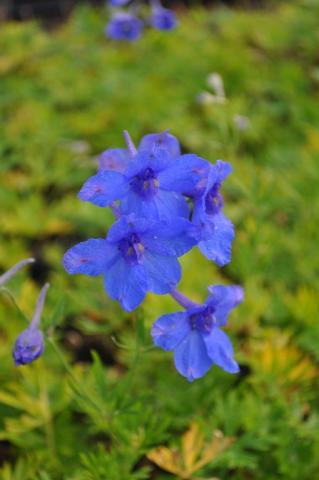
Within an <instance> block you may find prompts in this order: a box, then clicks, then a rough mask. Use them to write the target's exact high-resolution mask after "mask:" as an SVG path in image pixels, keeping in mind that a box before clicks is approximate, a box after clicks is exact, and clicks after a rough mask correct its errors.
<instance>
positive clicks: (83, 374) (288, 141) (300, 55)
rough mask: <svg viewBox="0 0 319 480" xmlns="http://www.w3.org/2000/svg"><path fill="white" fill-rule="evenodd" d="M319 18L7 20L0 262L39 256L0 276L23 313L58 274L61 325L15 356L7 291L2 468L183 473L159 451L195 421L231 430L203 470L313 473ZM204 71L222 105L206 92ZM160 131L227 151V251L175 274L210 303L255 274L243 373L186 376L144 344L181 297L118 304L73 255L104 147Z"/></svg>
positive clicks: (2, 67) (199, 12) (0, 75)
mask: <svg viewBox="0 0 319 480" xmlns="http://www.w3.org/2000/svg"><path fill="white" fill-rule="evenodd" d="M318 17H319V3H318V2H317V1H316V0H298V1H289V2H285V3H283V4H282V5H281V6H280V7H279V6H278V7H277V8H276V9H270V10H259V11H240V10H237V11H232V10H228V9H214V10H210V11H209V10H203V9H192V10H191V11H189V12H188V13H185V12H184V14H182V15H180V26H179V28H178V29H177V30H176V31H174V32H172V33H170V34H164V33H161V32H155V31H147V32H146V33H145V35H144V36H143V38H142V39H141V40H140V41H139V42H137V43H135V44H133V45H128V44H115V43H112V42H110V41H107V40H106V39H105V38H104V36H103V28H104V24H105V21H106V12H103V11H101V10H94V9H91V8H86V7H81V8H78V9H77V10H76V11H75V13H74V15H73V16H72V18H71V19H70V20H69V21H68V23H67V24H65V25H63V26H62V27H61V28H59V29H58V30H55V31H53V32H45V31H43V30H42V29H41V28H40V27H39V26H37V25H36V24H34V23H24V24H15V23H11V24H9V23H8V24H4V25H2V26H1V31H0V45H1V53H0V116H1V122H0V172H1V179H0V205H1V233H0V265H1V268H2V269H3V270H4V269H7V268H9V267H10V266H11V265H12V264H13V263H15V262H16V261H18V260H20V259H21V258H24V257H27V256H30V255H35V256H36V257H37V259H38V262H37V264H36V265H35V266H34V267H33V268H31V269H29V271H27V270H25V271H23V272H20V273H19V275H17V277H16V278H15V279H13V280H12V281H11V282H10V284H8V285H7V287H8V288H9V289H10V291H11V292H12V294H13V295H14V296H15V298H16V301H17V303H18V305H19V306H20V308H21V309H22V310H23V312H24V313H25V314H26V315H27V316H28V317H29V318H30V317H31V316H32V311H33V308H34V304H35V301H36V297H37V295H38V291H39V288H40V286H42V284H43V283H44V282H45V281H49V282H50V283H51V288H50V290H49V294H48V299H47V303H46V306H45V311H44V323H45V325H46V328H48V326H49V325H50V323H51V321H54V323H56V324H57V325H56V331H55V334H54V337H55V338H56V340H55V341H56V343H54V342H53V341H52V340H50V339H49V340H48V342H47V345H46V352H45V354H44V356H43V357H42V358H41V359H40V360H39V361H37V362H35V363H34V364H32V365H30V366H28V367H22V368H19V369H15V368H14V367H13V362H12V358H11V345H12V344H13V342H14V339H15V337H16V336H17V335H18V333H19V332H20V331H21V330H22V329H23V328H24V327H25V320H24V319H23V318H22V316H21V314H20V313H19V311H18V310H17V309H16V307H15V306H14V304H13V302H12V300H11V299H10V298H9V297H8V295H6V294H5V293H2V294H1V298H0V335H1V342H0V382H1V390H0V458H1V461H2V466H1V467H0V478H1V479H3V480H31V479H32V480H34V479H40V480H59V479H66V480H133V479H148V478H149V479H150V478H156V479H169V478H174V477H173V476H172V475H170V474H169V473H167V472H165V471H164V470H161V469H159V468H157V467H155V465H154V464H152V463H151V462H150V461H149V460H147V459H146V455H147V453H148V452H149V451H150V450H152V449H153V448H154V447H157V446H159V445H163V444H164V445H168V446H170V447H174V446H178V445H179V444H180V438H181V435H182V434H183V432H184V431H185V430H187V428H188V427H189V426H190V424H191V423H192V422H193V421H196V423H197V424H198V425H199V426H200V429H201V431H202V434H203V435H204V437H205V438H206V439H207V441H208V440H209V439H211V437H212V432H213V430H215V429H219V430H221V431H222V432H223V433H224V435H226V436H231V437H234V443H233V444H232V445H231V446H230V447H229V448H228V449H227V450H225V452H224V453H222V454H220V455H217V457H216V458H215V459H212V461H210V462H208V464H207V465H206V466H205V467H203V468H202V469H201V470H200V471H198V472H196V475H195V476H194V477H192V478H201V479H207V480H208V479H211V478H212V477H214V478H215V477H217V478H219V479H222V480H226V479H230V478H231V479H235V480H244V479H245V480H246V479H247V480H259V479H260V480H261V479H262V480H266V479H267V480H275V479H276V480H277V479H285V480H297V479H298V480H299V479H302V480H308V479H309V480H310V479H311V480H316V479H319V416H318V402H319V393H318V391H319V390H318V363H319V321H318V313H319V297H318V286H319V279H318V273H319V255H318V244H319V230H318V221H319V213H318V212H319V194H318V185H319V163H318V162H319V108H318V101H319V53H318V52H319V50H318V42H319V33H318ZM210 72H219V73H220V74H221V75H222V77H223V79H224V84H225V90H226V96H227V102H226V103H225V104H222V105H217V104H206V105H205V104H204V105H201V104H199V103H198V101H197V98H198V95H199V93H200V92H201V91H203V90H207V76H208V74H209V73H210ZM236 114H240V115H244V116H247V117H248V118H249V121H250V127H249V128H248V129H247V130H245V131H239V130H238V129H236V127H235V124H234V119H233V117H234V115H236ZM166 128H170V129H171V132H172V133H173V134H175V135H176V136H177V137H178V138H179V139H180V141H181V143H182V146H183V150H184V151H185V152H196V153H197V154H198V155H201V156H203V157H205V158H207V159H209V160H211V161H212V162H213V161H215V160H216V159H218V158H222V159H224V160H228V161H230V162H231V163H232V165H233V168H234V172H233V174H232V175H231V178H230V179H229V180H228V181H227V183H226V185H225V187H224V194H225V197H226V213H227V215H228V216H229V217H230V218H231V219H232V221H233V222H234V224H235V225H236V231H237V236H236V240H235V242H234V248H233V260H232V262H231V264H230V265H229V266H227V267H226V268H224V269H218V268H216V267H215V266H214V265H212V264H211V263H209V262H208V261H206V259H204V258H202V257H201V256H200V255H199V253H198V252H197V251H194V252H192V253H191V254H188V255H186V256H185V258H183V259H182V263H183V271H184V275H183V280H182V282H181V290H182V291H183V292H184V293H186V294H188V295H189V296H190V297H191V298H193V299H194V300H197V301H202V300H203V299H204V298H205V295H206V288H207V286H208V285H209V284H212V283H224V284H227V283H238V284H241V285H243V287H244V289H245V293H246V299H245V302H244V304H243V305H242V306H240V307H239V308H238V309H237V311H236V312H234V313H233V314H232V315H231V317H230V321H229V326H228V328H227V332H228V333H229V335H230V336H231V337H232V339H233V342H234V346H235V350H236V355H237V359H238V361H239V362H240V365H241V374H240V375H239V376H231V375H228V374H226V373H224V372H223V371H220V370H218V369H217V368H213V369H212V370H211V371H210V372H209V373H208V374H207V375H206V377H205V378H203V379H200V380H197V381H196V382H194V383H193V384H188V383H187V381H186V380H185V379H183V378H181V377H180V376H179V375H178V374H177V373H176V371H175V369H174V367H173V363H172V358H171V354H170V353H164V352H162V351H159V350H157V349H152V348H150V347H151V340H150V337H149V327H150V325H151V324H152V322H153V321H154V320H155V319H156V318H157V317H158V316H159V315H160V314H162V313H166V312H168V311H174V309H176V306H175V305H174V303H173V301H172V300H171V299H170V298H168V297H166V296H161V297H156V296H152V295H149V296H148V297H147V299H146V301H145V303H144V304H143V307H141V308H140V309H139V310H138V311H137V312H136V313H132V314H124V313H123V312H122V311H121V309H120V308H119V306H118V305H117V304H116V303H115V302H112V301H111V300H109V299H108V298H107V296H106V295H105V294H104V293H103V286H102V281H101V279H99V278H89V277H82V276H76V277H70V276H68V275H67V274H66V273H65V272H64V271H63V269H62V267H61V257H62V255H63V252H64V251H65V250H66V249H67V248H68V247H70V246H71V245H73V244H74V243H76V242H77V241H80V240H81V239H86V238H88V237H90V236H95V237H98V236H103V235H104V234H105V232H106V230H107V228H108V226H109V225H110V224H111V222H112V221H113V219H112V215H111V213H109V212H108V211H107V210H105V209H99V208H97V207H95V206H93V205H90V204H84V203H81V202H80V201H79V200H78V199H77V198H76V193H77V191H78V190H79V188H80V186H81V184H82V183H83V182H84V180H85V179H86V178H87V177H88V176H89V175H91V174H93V172H94V171H95V170H96V160H95V157H96V155H97V154H99V153H100V152H101V151H102V150H104V149H106V148H108V147H111V146H112V147H116V146H119V147H122V146H124V142H123V138H122V133H121V132H122V130H123V129H128V130H129V131H130V133H131V135H132V137H133V138H134V139H135V140H136V141H137V142H138V140H139V138H140V137H141V136H142V135H143V134H146V133H149V132H156V131H161V130H164V129H166ZM136 332H137V333H136ZM57 344H59V345H60V350H58V352H60V353H58V354H57V351H56V350H55V348H56V345H57ZM94 351H95V352H96V353H94ZM61 352H62V358H61V357H59V355H61ZM175 478H176V477H175Z"/></svg>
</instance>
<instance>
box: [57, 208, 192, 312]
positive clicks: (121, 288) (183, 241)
mask: <svg viewBox="0 0 319 480" xmlns="http://www.w3.org/2000/svg"><path fill="white" fill-rule="evenodd" d="M196 243H197V229H196V228H195V227H194V226H193V225H192V224H191V223H190V222H189V221H188V220H187V219H184V218H174V219H173V220H170V221H168V220H166V221H157V220H152V219H150V218H140V217H136V216H135V215H133V214H132V215H128V216H122V217H121V218H120V219H119V220H117V222H115V223H114V225H113V226H112V227H111V228H110V230H109V232H108V235H107V237H106V239H102V238H91V239H89V240H87V241H85V242H81V243H79V244H77V245H75V246H74V247H72V248H71V249H70V250H68V251H67V252H66V253H65V255H64V257H63V265H64V268H65V269H66V271H67V272H68V273H70V274H76V273H82V274H86V275H90V276H96V275H104V287H105V290H106V292H107V293H108V294H109V296H110V297H111V298H113V299H114V300H118V301H119V302H120V304H121V305H122V307H123V308H124V310H127V311H131V310H133V309H134V308H136V307H137V306H138V305H139V304H140V303H141V302H142V301H143V299H144V297H145V295H146V293H147V292H148V291H151V292H153V293H156V294H165V293H168V292H170V291H171V289H172V288H173V287H174V286H175V285H176V284H177V283H178V282H179V280H180V278H181V267H180V264H179V262H178V260H177V257H180V256H181V255H184V253H186V252H187V251H188V250H190V249H191V248H192V247H193V246H194V245H195V244H196Z"/></svg>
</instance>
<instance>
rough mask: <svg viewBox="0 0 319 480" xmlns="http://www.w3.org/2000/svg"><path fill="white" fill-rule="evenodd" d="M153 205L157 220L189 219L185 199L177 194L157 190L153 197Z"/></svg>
mask: <svg viewBox="0 0 319 480" xmlns="http://www.w3.org/2000/svg"><path fill="white" fill-rule="evenodd" d="M154 203H155V205H156V209H157V218H161V219H168V218H176V217H185V218H188V217H189V206H188V204H187V202H186V200H185V198H184V197H182V195H180V194H178V193H175V192H165V191H164V190H159V192H158V194H157V195H156V197H154Z"/></svg>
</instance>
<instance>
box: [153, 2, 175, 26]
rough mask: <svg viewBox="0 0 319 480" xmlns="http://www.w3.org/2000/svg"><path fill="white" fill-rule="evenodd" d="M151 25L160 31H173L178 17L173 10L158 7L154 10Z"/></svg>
mask: <svg viewBox="0 0 319 480" xmlns="http://www.w3.org/2000/svg"><path fill="white" fill-rule="evenodd" d="M150 24H151V25H152V26H153V27H154V28H156V29H158V30H172V29H173V28H175V27H176V25H177V20H176V15H175V13H174V12H173V11H172V10H169V9H168V8H163V7H162V6H161V5H156V6H154V7H153V9H152V14H151V17H150Z"/></svg>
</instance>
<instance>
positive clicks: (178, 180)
mask: <svg viewBox="0 0 319 480" xmlns="http://www.w3.org/2000/svg"><path fill="white" fill-rule="evenodd" d="M208 169H209V163H208V162H207V160H204V159H203V158H200V157H198V156H197V155H194V154H187V155H181V156H180V157H178V158H177V159H176V160H175V161H174V162H173V163H172V165H171V166H170V167H169V168H166V169H165V170H163V171H162V172H161V173H160V174H159V175H158V180H159V183H160V188H163V189H164V190H171V191H173V192H179V193H184V194H187V193H188V192H192V191H193V190H194V189H195V188H196V186H197V184H198V183H199V182H200V181H201V179H202V177H203V175H205V174H207V172H208Z"/></svg>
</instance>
